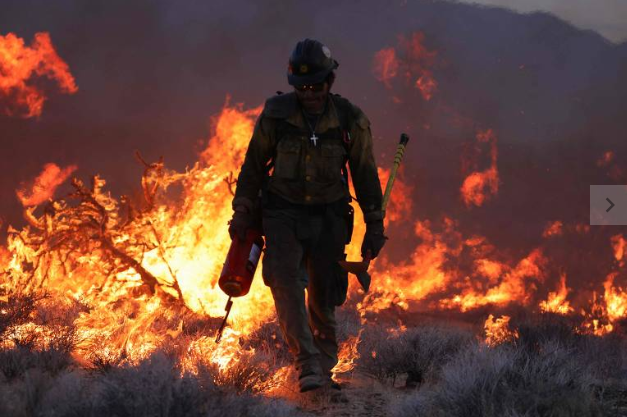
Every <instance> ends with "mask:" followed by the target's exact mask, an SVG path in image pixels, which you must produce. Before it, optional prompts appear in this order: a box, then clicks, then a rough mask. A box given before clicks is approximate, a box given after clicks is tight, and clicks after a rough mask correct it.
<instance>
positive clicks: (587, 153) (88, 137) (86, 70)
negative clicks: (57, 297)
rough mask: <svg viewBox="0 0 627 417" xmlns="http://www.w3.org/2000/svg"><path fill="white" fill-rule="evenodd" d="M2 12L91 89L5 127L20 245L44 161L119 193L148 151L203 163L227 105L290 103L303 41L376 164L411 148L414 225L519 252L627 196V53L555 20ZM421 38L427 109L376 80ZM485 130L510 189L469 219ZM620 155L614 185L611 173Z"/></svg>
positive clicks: (384, 9) (104, 6) (398, 7)
mask: <svg viewBox="0 0 627 417" xmlns="http://www.w3.org/2000/svg"><path fill="white" fill-rule="evenodd" d="M595 4H596V5H597V6H595V7H603V5H602V2H601V3H598V4H597V3H595ZM1 10H2V13H0V28H1V33H2V34H6V33H8V32H13V33H15V34H17V35H18V36H20V37H22V38H24V39H25V40H26V42H27V43H30V41H31V40H32V38H33V35H34V34H35V33H37V32H41V31H45V32H49V33H50V36H51V39H52V42H53V44H54V45H55V47H56V49H57V52H58V54H59V55H60V56H61V57H62V58H63V59H64V60H65V61H66V62H67V63H68V65H69V67H70V70H71V72H72V74H73V75H74V76H75V78H76V83H77V85H78V87H79V91H78V93H76V94H75V95H71V96H68V95H62V94H59V93H55V92H54V88H46V84H45V82H43V86H42V87H43V88H44V89H46V91H50V93H49V97H48V100H47V101H46V103H45V106H44V110H43V114H42V116H41V117H40V118H38V119H18V118H9V117H6V116H0V153H1V155H0V158H1V161H2V168H1V175H0V195H1V196H2V199H1V201H0V216H2V219H3V225H2V228H3V230H5V231H6V227H7V225H8V224H13V225H14V226H17V227H20V226H21V225H23V223H24V222H23V221H22V219H21V214H20V212H21V210H20V205H19V202H18V201H17V198H16V197H15V189H16V188H17V186H18V185H19V183H20V182H21V181H24V180H26V179H29V178H32V177H34V176H35V175H37V174H38V172H39V171H40V170H41V167H42V166H43V165H44V164H46V163H49V162H54V163H57V164H59V165H61V166H68V165H71V164H76V165H77V166H78V170H77V171H76V173H75V174H76V175H77V176H79V177H80V178H82V179H84V180H88V178H89V176H90V175H93V174H99V175H101V176H102V177H104V178H105V179H106V180H107V187H108V189H109V190H110V191H111V192H112V194H113V195H115V196H119V195H120V194H123V193H124V194H131V195H132V194H133V193H137V192H138V189H139V188H140V176H141V172H142V166H141V165H140V164H138V163H137V161H136V160H135V158H134V156H133V155H134V151H135V150H139V151H140V152H141V154H142V156H143V157H144V159H145V160H148V161H154V160H157V159H158V158H159V157H160V156H164V158H165V163H166V166H168V167H169V168H173V169H176V170H183V169H185V167H186V166H190V165H192V164H193V163H194V162H195V161H196V160H197V154H198V152H199V151H200V150H201V149H203V147H204V146H205V145H206V142H207V138H208V137H209V125H210V118H211V116H212V115H215V114H216V113H218V112H219V110H220V109H221V108H222V106H223V105H224V103H225V100H227V96H228V97H230V98H229V100H230V101H231V103H239V102H241V103H244V105H245V107H254V106H258V105H260V104H262V103H263V102H264V100H265V99H266V98H267V97H269V96H271V95H273V94H274V93H275V92H276V91H277V90H282V91H287V90H288V88H289V86H288V85H287V82H286V67H287V59H288V56H289V53H290V51H291V49H292V48H293V46H294V45H295V43H296V42H297V41H298V40H301V39H303V38H305V37H311V38H316V39H319V40H321V41H322V42H324V43H325V44H327V45H328V46H329V48H330V49H331V51H332V54H333V55H334V57H335V58H336V59H337V60H338V61H339V62H340V67H339V69H338V72H337V75H338V78H337V82H336V85H334V90H335V91H336V92H338V93H340V94H341V95H343V96H345V97H348V98H349V99H350V100H351V101H352V102H354V103H355V104H357V105H358V106H360V107H361V108H362V109H363V110H364V111H365V113H366V114H367V115H368V116H369V118H370V120H371V128H372V132H373V135H374V139H375V153H376V157H377V159H378V162H379V165H381V166H389V165H390V163H391V159H392V156H393V154H394V150H395V148H396V142H397V140H398V137H399V135H400V133H401V132H406V133H408V134H409V135H410V137H411V138H412V139H411V141H410V145H409V147H408V150H407V153H406V159H405V162H404V164H405V166H404V168H403V179H404V181H405V182H407V183H408V184H409V185H410V186H411V188H412V190H413V191H412V196H411V197H412V199H413V200H414V208H415V213H414V215H415V216H416V218H429V219H433V220H434V222H435V221H437V220H438V219H441V218H442V217H444V216H450V217H452V218H455V219H459V222H460V226H459V227H460V228H462V229H464V232H465V233H467V234H469V235H472V234H481V235H486V236H488V237H489V238H490V239H491V240H492V241H494V242H495V243H496V244H497V245H503V246H505V245H506V246H508V247H511V251H512V252H513V253H516V255H517V256H519V255H521V254H524V253H525V251H526V250H527V249H528V247H529V246H530V245H533V244H536V243H537V240H538V239H539V237H540V236H541V234H542V230H543V228H544V227H546V224H547V222H549V221H552V220H556V219H562V220H564V221H565V222H570V223H587V221H588V219H587V216H588V190H589V188H588V187H589V185H590V184H611V183H621V182H622V183H625V182H627V177H626V176H625V173H624V172H623V171H622V170H621V168H620V167H624V166H625V162H627V158H626V156H625V155H626V154H627V145H626V143H627V141H626V140H625V133H624V132H625V131H627V122H626V120H625V117H624V109H625V108H627V94H626V91H627V81H626V80H627V77H626V76H625V75H626V71H627V44H625V43H622V44H617V43H613V42H610V41H609V40H608V39H606V38H605V37H603V36H601V35H600V34H598V33H596V32H594V31H591V30H587V29H586V30H583V29H581V28H579V27H577V26H575V25H573V24H571V23H569V22H567V21H565V20H563V19H560V18H559V17H557V16H555V15H552V14H550V13H539V12H538V13H526V14H520V13H517V12H516V11H513V10H506V9H499V8H488V7H479V6H476V5H472V4H467V3H456V2H444V1H427V0H420V1H411V2H409V1H379V0H366V1H350V0H344V1H330V0H324V1H318V2H315V3H312V2H291V1H289V2H288V1H270V0H268V1H252V0H248V1H246V0H236V1H233V0H229V1H226V0H224V1H210V2H207V1H184V2H183V1H179V2H172V1H165V0H161V1H155V0H151V1H148V0H140V1H133V2H129V1H120V0H113V1H111V0H109V1H89V2H86V1H68V0H64V1H54V2H52V1H48V0H37V1H34V0H20V1H3V2H2V7H1ZM415 32H422V33H423V34H424V43H425V47H426V48H427V49H428V50H429V51H436V53H437V54H436V58H435V62H434V65H433V68H432V73H433V77H434V79H435V80H436V81H437V83H438V88H437V91H436V92H435V94H434V96H433V98H432V99H431V100H429V101H426V100H424V98H423V97H422V96H421V94H420V92H419V91H418V90H417V89H416V88H414V87H413V85H412V84H408V83H405V82H404V81H403V79H402V77H401V76H399V77H397V79H396V80H395V81H394V83H392V85H391V87H390V88H388V87H386V86H385V85H384V84H383V83H382V82H380V81H378V80H377V79H376V77H375V75H374V74H373V72H372V67H373V57H374V55H375V53H376V52H377V51H379V50H381V49H383V48H399V45H400V43H399V42H400V41H399V37H405V38H407V37H410V36H411V34H412V33H415ZM402 58H403V57H402V56H401V59H402ZM485 129H493V130H494V132H495V134H496V136H497V138H498V169H499V176H500V178H499V181H500V186H499V192H498V196H497V197H496V198H494V199H493V200H492V201H490V202H489V203H488V204H486V205H485V207H481V208H475V209H469V208H467V207H465V206H464V205H463V204H461V202H460V196H459V188H460V186H461V183H462V181H463V174H464V173H463V172H461V169H460V166H461V165H462V164H461V159H462V157H463V155H464V149H465V148H467V147H468V146H469V143H470V144H472V142H473V140H474V138H475V135H476V133H477V131H480V130H485ZM610 150H611V151H614V152H615V155H616V157H615V160H614V161H613V162H612V164H614V165H615V166H614V168H613V170H612V172H611V175H610V174H608V172H609V171H610V170H609V168H608V167H599V166H598V165H597V163H596V161H597V160H598V159H599V158H600V157H601V156H602V155H603V153H604V152H606V151H610ZM68 191H69V186H68V185H64V186H62V187H61V188H60V190H59V191H58V195H63V193H67V192H68ZM404 228H405V230H411V227H410V228H407V227H404ZM621 231H622V229H621V228H617V229H613V230H612V231H607V232H606V233H619V232H621ZM391 233H394V231H391ZM398 233H401V232H400V231H398ZM602 240H603V241H604V242H607V240H606V239H602ZM404 244H405V243H404V242H402V240H398V239H397V240H396V241H394V239H392V240H391V241H390V244H389V245H390V247H391V250H390V253H392V254H395V253H398V254H399V255H398V257H402V256H403V253H404V252H403V250H402V248H401V246H403V245H404ZM606 246H607V245H606ZM582 247H583V246H582ZM606 249H607V250H608V251H609V250H610V249H608V248H606V247H603V250H606ZM392 256H396V255H392ZM610 261H611V259H610Z"/></svg>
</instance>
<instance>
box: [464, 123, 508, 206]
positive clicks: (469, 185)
mask: <svg viewBox="0 0 627 417" xmlns="http://www.w3.org/2000/svg"><path fill="white" fill-rule="evenodd" d="M496 142H497V140H496V135H495V134H494V132H493V131H492V129H488V130H485V131H480V132H477V136H476V144H477V145H480V144H482V143H487V144H488V145H489V159H490V166H489V167H488V168H487V169H485V170H483V171H478V170H477V165H478V159H479V156H480V152H481V150H480V149H479V148H478V146H477V147H476V148H475V152H474V155H473V156H472V157H471V158H470V160H465V161H463V163H462V168H463V170H466V169H468V168H467V167H472V168H474V171H473V172H471V173H470V174H469V175H468V176H467V177H466V179H464V182H463V184H462V186H461V189H460V192H461V196H462V200H463V202H464V204H465V205H466V207H470V206H471V205H474V206H477V207H481V206H482V205H483V204H484V202H486V201H487V200H488V199H489V198H491V197H492V196H495V195H496V194H497V192H498V190H499V172H498V168H497V155H498V151H497V147H496Z"/></svg>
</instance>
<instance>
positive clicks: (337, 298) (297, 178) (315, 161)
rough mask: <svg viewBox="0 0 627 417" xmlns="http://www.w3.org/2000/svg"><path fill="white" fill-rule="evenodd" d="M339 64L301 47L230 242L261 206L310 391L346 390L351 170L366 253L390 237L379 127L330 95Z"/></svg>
mask: <svg viewBox="0 0 627 417" xmlns="http://www.w3.org/2000/svg"><path fill="white" fill-rule="evenodd" d="M338 65H339V64H338V62H337V61H336V60H335V59H333V58H332V57H331V52H330V50H329V48H327V47H326V46H325V45H323V44H322V43H320V42H318V41H316V40H311V39H305V40H303V41H301V42H298V44H297V45H296V47H295V48H294V50H293V52H292V54H291V56H290V58H289V66H288V71H287V80H288V83H289V84H290V85H291V86H293V88H294V91H293V92H291V93H287V94H277V95H276V96H274V97H271V98H270V99H268V100H267V101H266V103H265V107H264V109H263V112H262V113H261V115H260V116H259V118H258V120H257V122H256V125H255V129H254V132H253V135H252V138H251V140H250V143H249V145H248V150H247V152H246V158H245V160H244V164H243V166H242V169H241V172H240V174H239V177H238V180H237V189H236V192H235V197H234V199H233V203H232V205H233V210H234V214H233V218H232V220H231V222H230V227H229V233H230V234H231V238H233V239H237V238H239V239H244V237H245V234H246V230H247V229H248V228H250V227H251V226H252V224H253V222H254V218H255V214H257V213H256V210H259V206H261V208H262V216H263V217H262V225H263V233H264V235H265V237H266V252H265V257H264V260H263V270H262V272H263V274H262V275H263V279H264V283H265V284H266V285H268V286H269V287H270V289H271V292H272V296H273V298H274V303H275V307H276V312H277V316H278V320H279V324H280V327H281V331H282V334H283V336H284V338H285V340H286V342H287V344H288V346H289V348H290V351H291V352H292V353H293V354H294V356H295V361H296V368H297V370H298V375H299V387H300V391H301V392H305V391H310V390H314V389H317V388H320V387H322V386H325V385H329V384H331V386H333V387H335V388H339V387H338V385H337V384H334V383H333V382H332V380H331V377H332V371H331V370H332V368H333V367H334V366H335V365H336V364H337V361H338V357H337V354H338V345H337V339H336V327H337V323H336V319H335V307H336V306H339V305H341V304H342V303H343V302H344V301H345V299H346V291H347V287H348V276H347V273H346V272H345V271H343V270H342V268H341V267H340V266H339V264H338V261H340V260H342V259H345V257H346V255H345V254H344V246H345V245H346V244H347V243H348V241H349V240H350V235H351V234H352V208H351V206H350V205H349V202H350V194H349V191H348V184H347V181H348V174H347V170H346V165H348V167H349V168H350V173H351V179H352V182H353V185H354V188H355V192H356V198H357V201H358V203H359V206H360V208H361V210H362V211H363V214H364V220H365V222H366V233H365V236H364V239H363V244H362V247H361V252H362V255H363V256H365V255H366V254H367V253H369V255H370V256H371V257H372V258H373V259H374V258H375V257H376V256H377V255H378V253H379V251H380V250H381V248H382V247H383V245H384V243H385V239H386V238H385V236H384V234H383V232H384V230H383V213H382V210H381V203H382V195H381V183H380V181H379V177H378V173H377V166H376V164H375V160H374V156H373V150H372V136H371V133H370V123H369V121H368V118H367V117H366V116H365V115H364V113H363V112H362V111H361V110H360V109H359V108H358V107H357V106H355V105H353V104H351V103H350V102H349V101H348V100H346V99H345V98H342V97H340V96H339V95H335V94H331V93H330V92H329V91H330V89H331V87H332V86H333V83H334V81H335V77H336V74H335V70H336V69H337V67H338ZM260 195H261V198H259V196H260ZM305 289H306V290H307V300H305Z"/></svg>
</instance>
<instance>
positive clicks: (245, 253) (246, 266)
mask: <svg viewBox="0 0 627 417" xmlns="http://www.w3.org/2000/svg"><path fill="white" fill-rule="evenodd" d="M263 245H264V242H263V237H262V235H261V231H260V230H259V229H257V228H251V229H248V230H247V231H246V239H244V240H240V239H239V238H238V237H235V238H234V239H233V240H232V241H231V247H230V248H229V253H228V254H227V255H226V260H225V261H224V266H223V267H222V273H221V274H220V279H219V280H218V285H220V288H221V289H222V291H224V293H225V294H226V295H228V296H229V299H228V301H227V302H226V307H225V311H226V314H225V316H224V320H223V321H222V324H221V325H220V329H218V335H217V337H216V343H219V342H220V339H221V338H222V332H223V331H224V327H225V326H226V321H227V319H228V318H229V313H230V312H231V307H233V301H232V300H231V298H233V297H243V296H244V295H246V294H248V291H249V290H250V286H251V285H252V283H253V278H254V277H255V271H256V270H257V265H258V264H259V259H260V258H261V252H262V251H263Z"/></svg>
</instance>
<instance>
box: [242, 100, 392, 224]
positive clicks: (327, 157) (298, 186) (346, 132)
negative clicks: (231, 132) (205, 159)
mask: <svg viewBox="0 0 627 417" xmlns="http://www.w3.org/2000/svg"><path fill="white" fill-rule="evenodd" d="M346 120H348V121H350V122H349V123H346ZM345 126H346V128H345ZM314 130H315V135H316V138H317V139H316V140H315V143H314V141H312V140H311V137H312V134H313V132H312V126H310V125H309V124H308V123H307V121H306V119H305V117H304V114H303V111H302V109H301V107H300V104H299V103H298V99H297V97H296V94H295V93H289V94H280V95H276V96H274V97H272V98H270V99H268V100H267V101H266V103H265V106H264V109H263V112H262V113H261V115H260V116H259V118H258V120H257V123H256V125H255V130H254V132H253V136H252V139H251V141H250V144H249V146H248V151H247V153H246V158H245V160H244V164H243V166H242V170H241V172H240V175H239V178H238V181H237V190H236V192H235V198H234V199H233V207H236V206H238V205H242V206H245V207H247V208H248V209H249V210H251V211H252V210H253V208H254V207H255V204H254V203H255V201H256V200H257V198H258V194H259V190H260V189H261V187H262V184H263V181H264V178H265V177H266V174H267V172H268V168H269V166H270V165H269V164H272V169H271V172H270V177H269V179H268V183H267V190H268V191H269V192H270V193H273V194H276V195H278V196H280V197H281V198H283V199H285V200H287V201H289V202H291V203H294V204H298V205H324V204H328V203H333V202H336V201H338V200H340V199H343V198H346V197H348V194H347V192H348V191H347V187H346V185H345V181H344V178H343V176H342V167H343V166H344V165H345V164H346V162H348V166H349V168H350V173H351V178H352V181H353V185H354V187H355V193H356V197H357V200H358V202H359V205H360V207H361V209H362V211H363V213H364V219H365V221H366V222H368V221H372V220H380V219H382V218H383V217H382V212H381V202H382V193H381V183H380V182H379V176H378V173H377V167H376V164H375V161H374V157H373V153H372V135H371V132H370V122H369V121H368V119H367V117H366V116H365V114H364V113H363V112H362V111H361V109H359V108H358V107H357V106H355V105H353V104H351V103H350V102H349V101H348V100H346V99H345V98H342V97H340V96H338V95H335V94H329V100H328V102H327V105H326V109H325V112H324V113H323V114H322V115H321V116H320V118H319V120H318V123H317V124H316V126H315V127H314ZM271 161H272V162H271Z"/></svg>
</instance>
